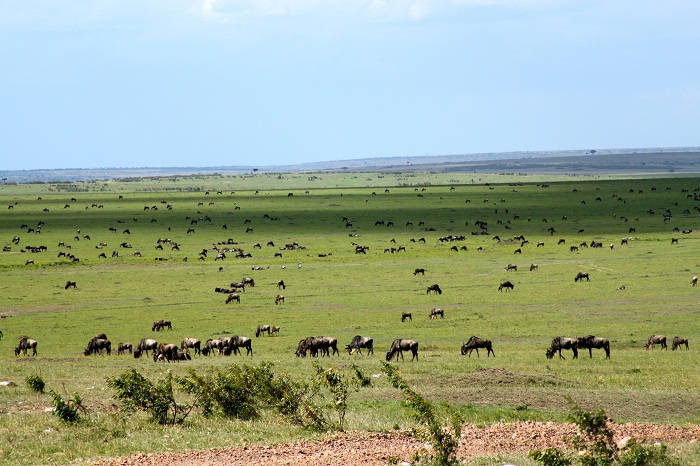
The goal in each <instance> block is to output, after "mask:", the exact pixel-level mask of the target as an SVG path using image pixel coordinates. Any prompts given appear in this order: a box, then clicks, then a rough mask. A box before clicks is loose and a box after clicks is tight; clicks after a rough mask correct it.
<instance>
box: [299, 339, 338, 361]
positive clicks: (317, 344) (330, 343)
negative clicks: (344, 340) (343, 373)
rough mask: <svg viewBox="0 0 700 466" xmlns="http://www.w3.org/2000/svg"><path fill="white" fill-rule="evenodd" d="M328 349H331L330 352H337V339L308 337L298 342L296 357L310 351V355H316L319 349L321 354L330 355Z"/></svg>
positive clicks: (304, 355) (303, 355)
mask: <svg viewBox="0 0 700 466" xmlns="http://www.w3.org/2000/svg"><path fill="white" fill-rule="evenodd" d="M329 348H330V349H332V350H333V353H332V354H338V355H340V353H339V352H338V340H337V339H335V338H333V337H323V336H321V337H308V338H306V339H304V340H301V341H300V342H299V347H298V348H297V352H296V355H297V357H306V352H307V351H308V352H310V353H311V356H313V357H318V352H319V350H320V351H321V356H324V357H325V356H330V355H331V352H330V350H329Z"/></svg>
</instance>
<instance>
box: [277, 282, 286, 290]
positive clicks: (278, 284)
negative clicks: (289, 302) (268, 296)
mask: <svg viewBox="0 0 700 466" xmlns="http://www.w3.org/2000/svg"><path fill="white" fill-rule="evenodd" d="M277 289H278V290H279V289H282V290H286V289H287V286H286V285H285V284H284V280H280V281H278V282H277Z"/></svg>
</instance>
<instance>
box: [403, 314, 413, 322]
mask: <svg viewBox="0 0 700 466" xmlns="http://www.w3.org/2000/svg"><path fill="white" fill-rule="evenodd" d="M406 319H408V320H410V321H411V322H413V317H412V316H411V313H410V312H402V313H401V322H406Z"/></svg>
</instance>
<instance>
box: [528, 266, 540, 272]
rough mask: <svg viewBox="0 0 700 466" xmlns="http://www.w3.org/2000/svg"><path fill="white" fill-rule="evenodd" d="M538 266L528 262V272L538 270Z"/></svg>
mask: <svg viewBox="0 0 700 466" xmlns="http://www.w3.org/2000/svg"><path fill="white" fill-rule="evenodd" d="M539 268H540V266H539V264H530V272H532V271H533V270H539Z"/></svg>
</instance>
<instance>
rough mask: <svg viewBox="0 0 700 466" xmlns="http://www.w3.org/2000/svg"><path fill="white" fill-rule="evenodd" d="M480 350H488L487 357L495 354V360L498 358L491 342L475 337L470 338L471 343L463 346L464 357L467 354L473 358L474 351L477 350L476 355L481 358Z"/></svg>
mask: <svg viewBox="0 0 700 466" xmlns="http://www.w3.org/2000/svg"><path fill="white" fill-rule="evenodd" d="M479 348H486V357H489V355H490V354H493V357H494V358H495V357H496V353H495V352H494V351H493V347H492V346H491V340H488V339H486V338H479V337H475V336H472V337H471V338H469V341H467V342H466V343H465V344H463V345H462V355H465V354H467V355H469V357H470V358H471V357H472V351H473V350H476V355H477V356H479Z"/></svg>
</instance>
